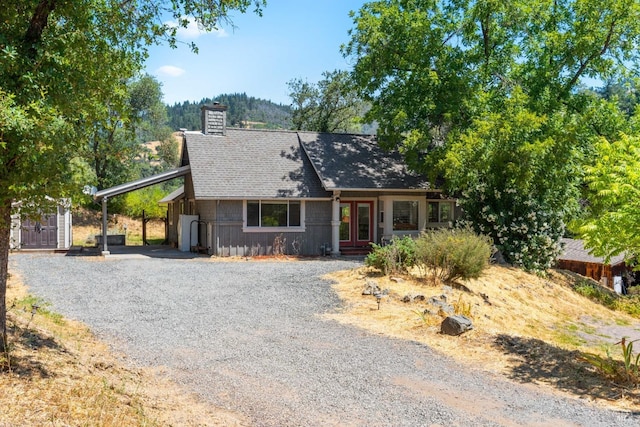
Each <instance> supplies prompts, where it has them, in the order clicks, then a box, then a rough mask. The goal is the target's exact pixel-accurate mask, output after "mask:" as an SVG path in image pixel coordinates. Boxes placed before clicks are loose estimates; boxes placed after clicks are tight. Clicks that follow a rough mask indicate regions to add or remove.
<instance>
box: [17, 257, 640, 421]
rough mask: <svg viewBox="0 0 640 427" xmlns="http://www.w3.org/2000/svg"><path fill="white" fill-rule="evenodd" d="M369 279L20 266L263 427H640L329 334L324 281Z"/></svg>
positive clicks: (29, 262)
mask: <svg viewBox="0 0 640 427" xmlns="http://www.w3.org/2000/svg"><path fill="white" fill-rule="evenodd" d="M359 265H360V263H358V262H357V261H346V260H313V261H296V262H269V261H260V262H252V261H248V262H211V261H209V260H208V259H198V258H196V259H192V260H185V259H182V260H180V259H154V258H147V259H143V258H136V259H116V258H114V259H106V260H103V259H100V258H91V257H65V256H62V255H46V254H24V253H20V254H13V255H11V257H10V271H14V272H19V273H20V274H21V275H22V277H23V279H24V282H25V284H26V285H27V286H29V288H30V290H31V292H32V293H34V294H36V295H38V296H40V297H42V298H44V299H45V300H47V301H49V302H50V303H51V304H52V307H51V308H52V310H54V311H57V312H59V313H61V314H64V315H65V316H67V317H70V318H73V319H77V320H80V321H82V322H84V323H86V324H87V325H89V326H90V327H91V329H92V330H93V331H94V332H95V333H96V334H97V335H98V336H99V337H100V338H102V339H103V340H105V341H106V342H108V343H110V344H111V345H113V346H114V347H115V348H116V349H117V350H118V351H121V352H124V353H125V354H126V355H127V356H128V357H129V359H130V360H131V361H133V362H135V363H136V364H139V365H143V366H153V367H155V366H161V367H165V369H166V372H167V375H169V376H170V377H171V378H172V379H173V380H174V381H176V382H177V383H179V384H181V385H183V386H185V387H186V388H187V389H190V390H193V391H194V392H196V393H198V394H199V395H200V396H202V398H204V399H205V400H207V401H209V402H211V403H212V404H214V405H216V406H218V407H222V408H227V409H229V410H232V411H236V412H239V413H241V414H244V415H245V416H247V417H249V418H250V419H251V420H252V422H253V423H254V425H256V426H326V425H339V426H429V425H443V426H444V425H446V426H471V425H473V426H494V425H506V426H520V425H536V426H542V425H545V426H546V425H553V426H564V425H567V426H568V425H570V426H575V425H582V426H629V425H640V415H638V414H630V413H626V412H618V411H611V410H603V409H600V408H596V407H594V406H593V405H591V404H589V402H587V401H586V400H581V399H569V398H565V397H562V396H560V395H559V394H551V393H546V392H543V391H541V390H540V389H537V388H536V387H534V386H532V385H526V384H525V385H523V384H517V383H514V382H511V381H509V380H505V379H502V378H499V377H496V376H492V375H488V374H485V373H482V372H480V371H476V370H470V369H466V368H461V367H460V366H458V365H456V363H455V362H453V361H452V360H450V359H448V358H446V357H443V356H441V355H438V354H435V353H434V352H433V351H431V349H430V348H428V347H427V346H424V345H421V344H417V343H414V342H406V341H400V340H394V339H390V338H386V337H383V336H378V335H373V334H371V333H368V332H364V331H362V330H359V329H356V328H354V327H350V326H346V325H342V324H338V323H337V322H334V321H329V320H324V319H323V318H322V317H321V316H320V315H321V314H323V313H327V312H330V311H332V310H339V309H340V304H341V303H340V301H339V300H338V298H337V296H336V295H335V294H334V293H333V291H332V290H331V287H330V283H327V282H326V281H324V280H322V279H321V278H320V277H321V276H322V275H323V274H325V273H328V272H330V271H335V270H343V269H349V268H354V267H357V266H359Z"/></svg>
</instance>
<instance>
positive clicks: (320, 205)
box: [198, 201, 331, 256]
mask: <svg viewBox="0 0 640 427" xmlns="http://www.w3.org/2000/svg"><path fill="white" fill-rule="evenodd" d="M214 203H216V202H214ZM198 209H201V211H200V214H201V218H203V219H204V218H205V215H206V219H207V220H209V218H210V216H209V213H210V212H211V211H212V209H211V207H209V206H205V204H204V202H200V204H199V207H198ZM242 210H243V204H242V201H220V203H219V204H216V208H215V211H216V213H215V215H217V220H216V221H212V228H213V230H214V231H213V243H214V245H213V247H212V252H213V254H214V255H218V256H257V255H273V254H274V251H275V252H281V253H284V254H286V255H307V256H315V255H319V254H320V253H321V248H320V246H321V245H322V244H325V243H326V244H330V243H331V202H306V203H305V214H306V215H305V226H306V228H305V232H256V233H245V232H244V231H243V230H242V225H243V224H242V214H243V212H242ZM205 212H206V214H205Z"/></svg>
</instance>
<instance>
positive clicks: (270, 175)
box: [185, 129, 330, 199]
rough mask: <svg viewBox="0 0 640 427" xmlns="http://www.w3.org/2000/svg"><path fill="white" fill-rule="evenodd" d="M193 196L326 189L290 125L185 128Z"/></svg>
mask: <svg viewBox="0 0 640 427" xmlns="http://www.w3.org/2000/svg"><path fill="white" fill-rule="evenodd" d="M185 139H186V150H187V151H188V153H187V155H188V159H189V163H190V165H191V175H192V178H193V187H194V192H195V197H196V198H197V199H224V198H229V199H238V198H243V199H250V198H256V199H258V198H263V199H264V198H279V197H284V198H301V197H305V198H325V197H329V196H330V194H329V193H328V192H327V191H325V190H324V189H323V188H322V185H321V184H320V180H319V179H318V177H317V176H316V174H315V173H314V171H313V167H312V166H311V164H310V162H309V160H308V158H307V157H306V156H305V155H304V152H303V151H302V148H301V147H300V142H299V140H298V135H297V133H296V132H290V131H269V130H251V129H227V132H226V136H215V135H204V134H202V133H196V132H187V133H185Z"/></svg>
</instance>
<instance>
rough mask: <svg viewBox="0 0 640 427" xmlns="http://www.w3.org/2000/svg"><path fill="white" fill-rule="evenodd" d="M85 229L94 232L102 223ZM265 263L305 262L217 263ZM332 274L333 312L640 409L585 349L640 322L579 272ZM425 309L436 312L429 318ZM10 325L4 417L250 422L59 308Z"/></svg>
mask: <svg viewBox="0 0 640 427" xmlns="http://www.w3.org/2000/svg"><path fill="white" fill-rule="evenodd" d="M78 222H80V221H77V222H76V224H78ZM74 227H75V226H74ZM77 227H78V228H80V229H81V227H87V230H89V228H90V227H93V225H91V224H87V225H83V224H82V223H80V224H78V225H77ZM263 259H269V260H279V261H281V262H296V259H295V258H293V257H279V258H273V257H269V258H266V257H259V258H255V259H247V258H211V261H212V262H258V261H261V260H263ZM328 279H330V280H332V281H333V282H334V285H333V289H334V290H335V291H336V292H337V294H338V295H339V296H340V298H341V299H342V301H343V306H342V307H341V308H340V309H339V310H338V311H336V312H332V313H329V314H325V315H324V317H325V318H329V319H333V320H336V321H339V322H342V323H345V324H349V325H354V326H356V327H359V328H362V329H365V330H368V331H370V332H372V333H375V334H381V335H386V336H390V337H394V338H399V339H406V340H413V341H417V342H421V343H424V344H426V345H429V346H430V347H432V348H434V349H435V350H436V351H439V352H442V353H444V354H447V355H448V356H450V357H452V358H454V359H456V360H457V361H458V362H459V363H464V364H468V365H469V366H471V367H473V368H474V369H482V370H485V371H489V372H493V373H495V374H497V375H501V376H505V377H508V378H511V379H513V380H514V381H518V382H524V383H529V384H533V385H537V386H540V387H543V388H545V389H546V390H547V391H549V392H553V393H562V394H563V395H565V396H571V397H575V398H580V399H588V400H592V401H594V402H595V403H597V404H599V405H603V406H607V407H614V408H617V409H622V410H632V411H640V391H639V390H638V388H637V387H629V386H624V385H618V384H614V383H613V382H611V381H610V380H608V379H606V378H603V377H602V376H601V375H599V374H598V373H597V372H596V371H595V369H594V368H593V366H591V365H589V364H587V363H585V362H584V360H583V359H582V357H583V355H585V354H587V353H596V354H600V355H604V354H605V353H606V351H607V349H608V350H610V351H611V354H612V355H613V356H614V357H615V358H617V359H618V360H620V359H621V354H620V350H619V346H617V345H616V343H617V342H618V341H619V340H620V339H621V338H622V337H623V336H624V337H628V338H629V339H637V338H640V322H639V320H638V319H636V318H633V317H630V316H628V315H625V314H622V313H619V312H614V311H611V310H608V309H606V308H604V307H602V306H601V305H598V304H596V303H593V302H591V301H589V300H588V299H586V298H584V297H582V296H580V295H578V294H576V293H575V292H574V291H573V290H572V289H571V284H572V283H573V281H574V280H575V276H573V275H571V274H568V273H563V272H552V273H551V274H550V276H549V277H547V278H541V277H538V276H533V275H529V274H527V273H524V272H523V271H521V270H517V269H513V268H508V267H503V266H491V267H490V268H489V269H488V270H487V271H486V272H485V273H484V274H483V275H482V277H481V278H479V279H476V280H471V281H466V282H464V283H462V284H459V285H455V286H443V285H442V284H438V283H434V282H431V281H425V280H423V279H420V278H418V277H416V276H415V275H403V276H396V277H393V276H384V275H381V274H379V273H377V272H375V271H373V270H372V269H370V268H367V267H362V268H359V269H354V270H347V271H342V272H337V273H334V274H332V275H330V276H328ZM371 283H374V284H376V285H378V286H379V287H380V288H381V289H388V295H386V296H385V297H383V298H382V299H381V301H380V305H379V306H378V303H377V301H376V299H375V298H374V297H372V296H370V295H363V292H362V291H363V289H364V288H365V286H366V285H367V284H371ZM8 291H9V296H8V298H7V300H8V301H18V302H19V301H22V300H25V298H27V299H28V294H27V290H26V289H25V288H24V287H23V286H22V285H21V284H20V281H19V277H13V278H12V279H11V285H10V287H9V289H8ZM420 295H422V296H423V297H424V299H422V298H420V297H418V296H420ZM405 297H408V298H405ZM431 297H435V298H438V299H446V301H447V302H448V303H449V304H451V305H452V306H453V307H454V308H455V310H456V312H459V313H462V314H465V315H467V316H468V317H469V318H470V319H471V320H472V321H473V324H474V329H473V330H471V331H469V332H467V333H465V334H463V335H460V336H457V337H451V336H446V335H443V334H441V333H440V323H441V321H442V318H443V317H442V313H437V312H434V310H433V307H432V306H431V305H430V304H429V303H428V299H429V298H431ZM407 299H408V300H409V301H408V302H403V300H407ZM9 305H10V306H11V303H10V304H9ZM427 309H428V310H431V313H429V314H425V310H427ZM9 323H10V325H11V328H10V329H11V331H10V332H11V334H12V338H11V341H12V342H14V343H15V345H14V347H13V349H12V353H11V363H10V367H9V369H8V371H7V369H6V368H7V361H6V360H4V361H2V359H1V358H0V365H3V364H4V367H5V370H4V373H3V374H2V375H0V405H1V406H2V407H3V408H10V410H7V411H2V412H1V413H0V425H3V423H5V424H8V425H17V424H16V423H19V424H21V425H41V424H43V423H46V422H49V421H48V420H49V419H50V417H51V414H56V417H57V418H56V419H57V420H58V423H57V424H55V423H54V424H52V425H91V424H92V423H93V422H95V420H97V419H99V420H101V422H100V425H103V426H111V425H113V426H116V425H175V426H205V425H206V426H209V425H221V426H228V425H230V426H243V425H248V424H249V423H248V421H247V420H246V419H244V418H243V417H242V416H241V415H240V414H234V413H230V412H228V411H226V410H224V409H223V408H214V407H211V406H210V405H208V404H206V403H204V402H202V401H200V400H199V399H198V398H197V396H194V395H191V394H188V393H185V392H184V391H183V390H181V389H180V387H179V386H177V385H176V384H174V383H171V382H170V381H168V380H167V379H166V377H165V375H164V372H163V371H162V369H157V370H145V369H131V368H127V367H125V366H126V365H125V363H124V362H123V360H122V357H121V355H118V354H113V353H110V352H109V350H108V348H107V347H106V346H105V345H104V344H102V343H101V342H99V341H98V340H96V339H95V337H93V336H92V335H91V333H90V331H88V329H87V328H86V327H85V326H84V325H81V324H77V323H74V322H70V321H67V320H64V319H62V320H61V321H60V320H59V319H58V320H56V318H55V316H53V318H52V319H51V318H49V317H48V316H44V315H43V316H41V315H36V316H33V318H32V317H31V315H30V313H29V307H28V306H26V305H25V306H24V307H21V305H20V304H14V305H13V308H11V310H10V322H9ZM636 353H637V352H636ZM7 390H10V392H8V393H7ZM70 395H72V396H74V399H71V400H70V399H69V398H68V396H70ZM34 402H37V405H36V406H34ZM33 408H36V409H33ZM47 416H48V417H49V418H48V419H47ZM83 417H85V418H83ZM83 419H84V420H88V421H84V422H83V421H82V420H83Z"/></svg>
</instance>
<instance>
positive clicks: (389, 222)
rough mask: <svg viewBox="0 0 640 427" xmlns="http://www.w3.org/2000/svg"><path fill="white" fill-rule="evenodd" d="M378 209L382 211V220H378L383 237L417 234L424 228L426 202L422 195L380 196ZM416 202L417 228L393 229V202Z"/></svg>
mask: <svg viewBox="0 0 640 427" xmlns="http://www.w3.org/2000/svg"><path fill="white" fill-rule="evenodd" d="M379 199H380V210H381V211H382V212H384V221H382V222H380V223H379V225H380V228H382V230H383V234H382V235H383V237H384V238H391V237H392V236H405V235H417V234H419V233H420V232H421V231H424V230H425V229H426V223H427V203H426V200H425V198H424V195H416V196H396V195H393V196H380V197H379ZM415 201H417V202H418V229H417V230H394V229H393V202H415ZM378 219H380V218H378Z"/></svg>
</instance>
